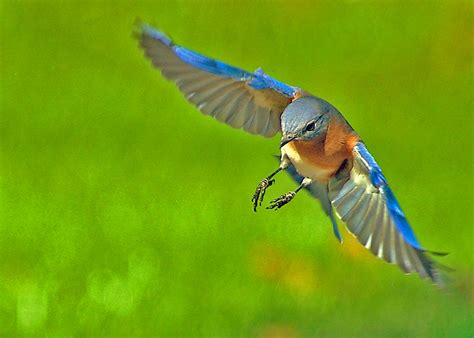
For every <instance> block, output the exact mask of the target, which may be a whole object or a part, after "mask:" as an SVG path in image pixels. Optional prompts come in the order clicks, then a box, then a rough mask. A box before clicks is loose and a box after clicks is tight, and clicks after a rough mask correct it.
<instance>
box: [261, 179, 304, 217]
mask: <svg viewBox="0 0 474 338" xmlns="http://www.w3.org/2000/svg"><path fill="white" fill-rule="evenodd" d="M311 183H312V180H311V179H310V178H308V177H305V178H304V179H303V181H301V184H300V185H299V187H298V188H296V190H295V191H289V192H287V193H286V194H283V195H281V196H280V197H278V198H275V199H274V200H273V201H271V202H270V205H269V206H268V207H267V209H274V210H277V209H280V208H281V207H282V206H284V205H285V204H288V203H289V202H290V201H291V200H292V199H293V197H295V195H296V194H297V193H298V191H300V190H301V189H303V188H306V187H307V186H308V185H310V184H311Z"/></svg>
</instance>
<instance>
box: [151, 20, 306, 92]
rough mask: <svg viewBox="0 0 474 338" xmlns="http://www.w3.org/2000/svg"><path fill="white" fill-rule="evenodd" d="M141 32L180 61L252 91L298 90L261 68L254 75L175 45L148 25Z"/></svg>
mask: <svg viewBox="0 0 474 338" xmlns="http://www.w3.org/2000/svg"><path fill="white" fill-rule="evenodd" d="M142 30H143V31H144V32H145V33H146V34H148V35H150V36H152V37H153V38H155V39H157V40H159V41H161V42H162V43H164V44H165V45H167V46H169V47H171V48H172V50H173V51H174V53H175V54H176V55H177V56H178V57H179V58H180V59H181V60H182V61H184V62H186V63H187V64H189V65H191V66H193V67H196V68H198V69H201V70H203V71H206V72H209V73H211V74H215V75H219V76H226V77H231V78H234V79H236V80H241V81H248V84H249V86H251V87H252V88H254V89H257V90H262V89H273V90H275V91H277V92H279V93H281V94H284V95H286V96H288V97H292V96H293V95H294V94H295V93H296V92H297V91H298V90H299V89H298V88H297V87H293V86H289V85H287V84H285V83H283V82H280V81H278V80H275V79H274V78H272V77H271V76H269V75H267V74H265V73H264V72H263V70H262V69H261V68H258V69H257V70H256V71H255V73H250V72H247V71H245V70H243V69H240V68H237V67H234V66H230V65H228V64H226V63H224V62H222V61H218V60H215V59H211V58H208V57H206V56H204V55H202V54H199V53H197V52H194V51H192V50H190V49H187V48H184V47H181V46H178V45H175V44H174V43H173V42H172V41H171V39H170V38H168V37H167V36H166V35H165V34H164V33H162V32H160V31H159V30H156V29H154V28H153V27H151V26H149V25H146V24H144V25H143V26H142Z"/></svg>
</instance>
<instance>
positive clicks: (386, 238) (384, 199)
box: [137, 24, 443, 284]
mask: <svg viewBox="0 0 474 338" xmlns="http://www.w3.org/2000/svg"><path fill="white" fill-rule="evenodd" d="M137 37H138V40H139V42H140V45H141V47H142V48H143V49H144V52H145V55H146V57H148V58H149V59H150V60H151V62H152V63H153V65H154V66H155V67H156V68H158V69H159V70H161V73H162V74H163V76H164V77H165V78H167V79H169V80H172V81H174V82H175V83H176V85H177V86H178V88H179V89H180V90H181V91H182V92H183V94H184V95H185V97H186V99H187V100H188V101H190V102H191V103H192V104H194V105H195V106H196V107H197V108H198V109H199V110H200V111H201V112H202V113H204V114H206V115H210V116H212V117H214V118H215V119H217V120H219V121H221V122H224V123H226V124H228V125H230V126H231V127H234V128H241V129H244V130H245V131H247V132H249V133H252V134H259V135H262V136H264V137H272V136H274V135H275V134H276V133H278V132H281V134H282V138H281V142H280V150H281V157H280V165H279V167H278V169H276V170H275V171H274V172H273V173H271V174H270V175H269V176H267V177H266V178H265V179H263V180H262V181H261V182H260V184H259V185H258V186H257V189H256V191H255V194H254V195H253V198H252V202H253V208H254V210H255V211H256V210H257V207H258V206H261V204H262V201H263V198H264V196H265V191H266V189H267V188H268V187H270V186H271V185H273V183H274V182H275V181H274V179H273V178H274V176H275V175H276V174H278V173H279V172H280V171H282V170H286V171H287V172H288V173H289V174H290V175H291V176H292V177H293V178H294V179H295V180H296V182H297V183H298V184H299V186H298V187H297V188H296V190H294V191H290V192H288V193H286V194H283V195H282V196H280V197H278V198H277V199H274V200H273V201H271V202H270V205H269V206H268V208H270V209H275V210H276V209H279V208H281V207H282V206H283V205H285V204H287V203H289V202H290V201H291V200H292V199H293V198H294V197H295V195H296V194H297V193H298V192H299V191H300V190H302V189H306V190H308V191H309V192H310V193H311V194H312V195H313V196H314V197H315V198H317V199H318V200H319V202H320V203H321V206H322V208H323V210H324V212H325V213H326V214H327V216H328V217H329V219H330V220H331V223H332V227H333V231H334V234H335V236H336V237H337V239H338V240H339V241H342V239H341V235H340V233H339V230H338V227H337V222H336V219H335V216H334V215H335V214H336V215H337V216H338V217H339V218H340V219H341V220H342V222H344V224H345V225H346V227H347V228H348V230H349V231H350V232H351V233H352V234H353V235H354V236H355V237H356V238H357V239H358V240H359V241H360V243H361V244H362V245H364V246H365V247H366V248H367V249H369V250H370V251H371V252H372V253H373V254H374V255H376V256H377V257H379V258H382V259H384V260H385V261H387V262H389V263H392V264H397V265H398V266H399V267H400V268H401V269H402V270H403V271H404V272H405V273H412V272H416V273H418V275H419V276H420V277H421V278H429V279H431V280H432V281H433V282H434V283H436V284H441V282H442V279H441V274H440V271H439V265H438V264H437V263H435V261H434V260H433V259H432V258H431V257H430V255H429V254H438V255H443V254H442V253H438V252H433V251H428V250H426V249H424V248H423V247H422V246H421V244H420V243H419V242H418V240H417V238H416V237H415V234H414V233H413V230H412V229H411V227H410V225H409V223H408V221H407V219H406V217H405V214H404V213H403V211H402V209H401V208H400V205H399V204H398V202H397V200H396V198H395V195H394V194H393V192H392V190H391V189H390V187H389V186H388V184H387V181H386V179H385V177H384V175H383V174H382V171H381V169H380V167H379V166H378V164H377V163H376V162H375V160H374V158H373V157H372V155H371V154H370V153H369V151H368V150H367V148H366V146H365V144H364V142H363V141H362V140H361V138H360V136H359V135H358V134H357V133H356V132H355V131H354V129H352V127H351V126H350V124H349V123H348V122H347V121H346V120H345V118H344V117H343V116H342V114H341V113H340V112H339V111H338V110H337V109H336V108H335V107H334V106H332V105H331V104H330V103H329V102H326V101H325V100H323V99H321V98H319V97H316V96H313V95H311V94H309V93H308V92H306V91H304V90H302V89H300V88H298V87H294V86H290V85H287V84H285V83H282V82H280V81H278V80H276V79H274V78H272V77H270V76H269V75H267V74H265V73H264V72H263V71H262V70H261V69H257V70H256V71H255V72H254V73H250V72H247V71H245V70H242V69H240V68H236V67H233V66H230V65H227V64H225V63H223V62H221V61H217V60H214V59H210V58H208V57H206V56H203V55H201V54H198V53H196V52H193V51H191V50H189V49H187V48H184V47H181V46H178V45H176V44H174V43H173V41H171V40H170V39H169V38H168V37H167V36H166V35H164V34H163V33H162V32H160V31H158V30H156V29H154V28H153V27H151V26H149V25H146V24H142V25H140V27H139V32H138V33H137Z"/></svg>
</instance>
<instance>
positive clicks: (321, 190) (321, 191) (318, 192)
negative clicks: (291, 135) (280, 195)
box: [277, 156, 342, 242]
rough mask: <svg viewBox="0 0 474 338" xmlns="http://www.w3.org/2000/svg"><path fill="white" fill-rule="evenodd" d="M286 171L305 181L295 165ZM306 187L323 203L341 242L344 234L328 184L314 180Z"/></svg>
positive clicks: (293, 176) (298, 181)
mask: <svg viewBox="0 0 474 338" xmlns="http://www.w3.org/2000/svg"><path fill="white" fill-rule="evenodd" d="M277 158H278V159H279V158H280V157H279V156H277ZM286 171H287V172H288V173H289V174H290V176H291V177H292V178H293V179H294V180H295V181H296V182H297V183H298V184H300V183H301V182H302V181H303V179H304V177H303V176H301V175H300V174H298V172H297V171H296V169H295V167H294V166H292V165H289V166H288V167H287V168H286ZM305 189H306V190H308V191H309V193H310V194H311V195H313V196H314V197H315V198H317V199H318V200H319V202H320V203H321V207H322V208H323V210H324V212H325V213H326V215H328V217H329V219H330V220H331V223H332V230H333V232H334V235H335V236H336V238H337V239H338V241H339V242H342V236H341V234H340V233H339V228H338V227H337V221H336V218H335V217H334V212H333V210H332V206H331V201H330V200H329V197H328V187H327V185H324V184H321V183H319V182H313V183H312V184H310V185H309V186H307V187H306V188H305Z"/></svg>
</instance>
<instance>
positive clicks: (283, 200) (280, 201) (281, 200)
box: [267, 191, 296, 210]
mask: <svg viewBox="0 0 474 338" xmlns="http://www.w3.org/2000/svg"><path fill="white" fill-rule="evenodd" d="M295 195H296V193H295V192H294V191H290V192H287V193H286V194H283V195H281V196H280V197H278V198H275V199H274V200H273V201H271V202H270V205H269V206H268V207H267V209H274V210H277V209H280V208H281V207H282V206H284V205H285V204H288V203H289V202H290V201H291V200H292V199H293V197H295Z"/></svg>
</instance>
